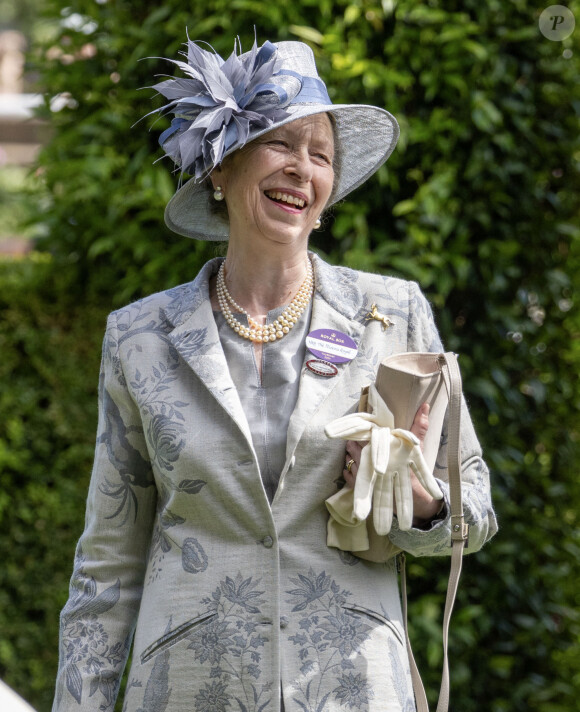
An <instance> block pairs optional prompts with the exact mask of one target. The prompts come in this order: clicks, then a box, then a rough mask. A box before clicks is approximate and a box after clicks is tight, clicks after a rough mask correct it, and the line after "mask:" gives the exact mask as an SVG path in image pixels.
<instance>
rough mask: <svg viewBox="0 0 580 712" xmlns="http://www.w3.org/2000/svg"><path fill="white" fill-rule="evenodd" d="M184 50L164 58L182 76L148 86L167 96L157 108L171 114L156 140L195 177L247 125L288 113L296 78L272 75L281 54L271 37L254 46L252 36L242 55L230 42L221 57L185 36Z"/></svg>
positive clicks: (237, 144) (238, 139) (234, 144)
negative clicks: (174, 57)
mask: <svg viewBox="0 0 580 712" xmlns="http://www.w3.org/2000/svg"><path fill="white" fill-rule="evenodd" d="M184 55H185V53H184ZM186 56H187V62H182V61H179V60H168V61H170V62H173V63H174V64H175V65H177V66H178V67H179V68H180V69H181V70H182V71H183V73H184V74H185V75H186V77H185V78H182V79H180V78H178V79H168V80H166V81H164V82H160V83H159V84H156V85H155V86H154V87H153V89H156V90H157V91H158V92H159V93H160V94H162V95H163V96H164V97H165V98H166V99H169V103H168V104H166V105H165V106H162V107H161V108H160V109H158V110H157V111H158V112H160V113H167V112H170V113H173V114H174V115H175V118H174V119H173V121H172V123H171V126H170V128H168V129H167V130H166V131H164V132H163V133H162V134H161V136H160V138H159V143H160V144H161V145H162V147H163V149H164V150H165V153H166V154H167V155H168V156H170V157H171V158H172V159H173V161H174V162H175V164H176V165H177V166H179V167H180V168H181V172H182V173H189V174H191V175H193V176H194V177H195V178H196V179H198V180H199V179H200V178H202V177H204V176H205V175H207V173H208V171H210V170H211V168H213V167H214V166H216V165H219V164H220V163H221V161H222V158H223V156H224V153H225V151H226V150H231V149H232V148H241V147H242V146H243V145H244V144H245V143H246V142H247V141H248V138H249V136H250V130H251V129H252V130H255V129H265V128H268V127H270V126H272V125H273V124H274V123H275V122H276V123H278V122H280V121H282V120H283V119H285V118H287V117H288V115H289V114H288V112H286V111H284V106H286V105H287V104H288V103H290V101H291V100H292V99H294V97H295V96H296V94H298V92H299V90H300V83H299V82H298V81H296V78H292V77H290V76H288V75H278V76H277V77H275V75H276V74H277V72H278V71H279V70H280V65H281V60H280V58H279V57H277V50H276V47H275V46H274V45H273V44H271V43H270V42H265V43H264V45H263V46H262V47H260V48H259V49H258V46H257V44H256V42H255V41H254V46H253V47H252V49H251V51H250V52H248V53H246V54H244V55H241V56H240V55H238V54H237V52H236V49H235V48H234V51H233V52H232V54H231V55H230V56H229V57H228V59H227V60H226V61H224V60H223V59H222V58H221V57H220V56H219V54H217V53H215V52H208V51H206V50H204V49H201V48H200V47H198V45H196V44H195V43H194V42H192V41H191V40H188V43H187V54H186ZM273 77H275V78H274V79H273ZM152 113H155V112H152Z"/></svg>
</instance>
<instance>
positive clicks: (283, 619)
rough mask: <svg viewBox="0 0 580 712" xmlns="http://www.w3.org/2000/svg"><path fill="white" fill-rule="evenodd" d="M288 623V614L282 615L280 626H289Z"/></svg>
mask: <svg viewBox="0 0 580 712" xmlns="http://www.w3.org/2000/svg"><path fill="white" fill-rule="evenodd" d="M288 623H289V621H288V617H287V616H280V628H287V627H288Z"/></svg>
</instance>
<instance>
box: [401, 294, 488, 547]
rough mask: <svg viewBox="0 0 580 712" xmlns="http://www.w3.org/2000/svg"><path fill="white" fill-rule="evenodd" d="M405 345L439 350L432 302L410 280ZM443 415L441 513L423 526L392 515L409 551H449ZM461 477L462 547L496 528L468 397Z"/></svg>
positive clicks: (464, 410)
mask: <svg viewBox="0 0 580 712" xmlns="http://www.w3.org/2000/svg"><path fill="white" fill-rule="evenodd" d="M407 350H408V351H432V352H440V351H444V348H443V345H442V343H441V339H440V337H439V334H438V332H437V328H436V326H435V321H434V319H433V314H432V311H431V308H430V306H429V304H428V302H427V300H426V299H425V297H424V296H423V294H422V293H421V291H420V290H419V287H418V286H417V285H416V284H415V283H413V282H412V283H410V284H409V322H408V336H407ZM446 430H447V421H445V423H444V426H443V433H442V437H441V447H440V449H439V454H438V456H437V463H436V465H435V472H434V475H435V477H436V478H437V480H438V483H439V486H440V487H441V490H442V492H443V497H444V499H445V505H446V506H445V515H444V516H443V518H442V519H441V520H437V521H436V522H435V523H434V524H433V526H432V527H431V528H430V529H428V530H422V529H415V528H413V529H410V530H409V531H401V530H400V529H399V527H398V523H397V521H396V520H394V521H393V527H392V529H391V533H390V534H389V537H390V539H391V541H392V542H393V544H395V545H396V546H398V547H399V548H401V549H403V550H405V551H408V552H409V553H410V554H413V555H414V556H433V555H450V554H451V546H450V542H451V519H450V506H449V484H448V482H447V480H448V477H447V446H446V443H447V434H446ZM461 482H462V496H463V513H464V516H465V521H466V523H467V524H469V542H468V546H467V548H466V549H465V553H471V552H474V551H477V550H478V549H480V548H481V547H482V546H483V545H484V544H485V542H486V541H488V540H489V539H491V537H492V536H493V535H494V534H495V533H496V531H497V522H496V518H495V514H494V512H493V508H492V504H491V491H490V478H489V470H488V468H487V466H486V464H485V462H484V461H483V459H482V452H481V447H480V445H479V442H478V440H477V436H476V434H475V430H474V428H473V423H472V421H471V417H470V415H469V410H468V408H467V403H466V402H465V399H463V403H462V409H461Z"/></svg>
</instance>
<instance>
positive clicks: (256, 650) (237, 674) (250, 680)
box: [187, 573, 271, 712]
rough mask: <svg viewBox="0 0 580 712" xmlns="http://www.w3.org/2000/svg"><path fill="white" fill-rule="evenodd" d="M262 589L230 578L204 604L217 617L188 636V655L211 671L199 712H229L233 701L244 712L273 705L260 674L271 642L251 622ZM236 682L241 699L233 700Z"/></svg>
mask: <svg viewBox="0 0 580 712" xmlns="http://www.w3.org/2000/svg"><path fill="white" fill-rule="evenodd" d="M259 584H260V581H259V580H258V581H253V580H252V578H251V577H250V578H244V577H243V576H242V574H241V573H238V574H237V576H236V577H235V578H234V579H232V578H231V577H229V576H227V577H226V578H225V580H223V581H220V584H219V586H218V587H217V588H216V589H215V591H214V592H213V593H212V596H211V598H204V599H203V600H202V603H203V604H204V605H206V606H207V608H208V610H209V611H214V612H215V613H216V614H217V616H216V617H215V618H213V619H212V620H211V621H210V622H209V623H206V624H205V625H203V626H200V627H199V628H196V629H195V630H193V631H192V632H191V633H190V634H189V635H188V636H187V639H188V640H189V645H188V646H187V647H188V649H189V650H192V651H193V655H194V658H195V660H197V661H199V663H201V664H202V665H207V666H208V667H209V670H208V677H209V679H211V680H212V682H211V683H208V682H206V683H204V688H203V689H202V690H200V691H199V692H198V693H197V694H196V696H195V711H196V712H220V711H223V712H226V707H228V706H230V705H232V704H234V701H235V702H236V703H237V707H236V709H239V710H240V712H262V710H264V709H266V707H267V706H268V704H270V702H271V697H270V695H269V692H270V689H271V682H267V683H263V684H259V683H258V680H259V679H260V677H261V674H262V669H261V661H262V655H261V652H260V648H262V647H264V644H265V643H266V642H267V641H268V638H267V637H266V636H264V635H263V634H262V633H261V632H260V630H259V625H258V623H256V622H255V621H254V620H253V619H254V617H255V615H256V614H259V613H260V606H261V605H262V604H263V603H264V598H263V596H264V593H265V591H263V590H259V589H258V586H259ZM232 678H235V679H236V680H238V681H239V683H240V687H241V689H242V690H243V696H240V697H234V696H233V695H232V694H231V693H230V692H229V691H228V682H229V681H230V680H231V679H232ZM238 689H239V688H238Z"/></svg>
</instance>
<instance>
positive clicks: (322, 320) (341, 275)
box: [282, 255, 365, 476]
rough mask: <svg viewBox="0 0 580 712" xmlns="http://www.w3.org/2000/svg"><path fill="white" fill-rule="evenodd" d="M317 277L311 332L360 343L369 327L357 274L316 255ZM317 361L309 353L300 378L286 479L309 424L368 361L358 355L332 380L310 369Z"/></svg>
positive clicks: (289, 444) (291, 428) (290, 433)
mask: <svg viewBox="0 0 580 712" xmlns="http://www.w3.org/2000/svg"><path fill="white" fill-rule="evenodd" d="M313 264H314V269H315V277H316V295H315V299H314V303H313V305H312V320H311V324H310V331H314V330H315V329H332V330H336V331H341V332H343V333H344V334H347V335H348V336H350V337H351V338H352V339H354V341H355V342H356V343H357V344H359V343H360V341H361V337H362V334H363V333H364V330H365V327H364V324H363V320H362V314H363V312H364V310H363V301H364V299H363V295H362V293H361V291H360V289H359V288H358V286H357V284H356V273H354V272H352V271H350V270H349V271H348V272H347V271H343V270H342V269H341V268H333V267H330V266H329V265H328V264H326V263H325V262H323V261H322V260H321V259H320V258H318V257H317V256H316V255H313ZM311 358H314V356H313V355H312V354H310V352H307V353H306V356H305V363H304V365H303V368H302V372H301V375H300V387H299V391H298V400H297V403H296V407H295V409H294V412H293V413H292V417H291V418H290V424H289V427H288V439H287V443H286V464H285V466H284V470H283V472H282V476H283V475H284V474H285V473H286V471H287V470H288V467H289V463H290V461H291V458H292V455H293V453H294V450H295V449H296V446H297V444H298V442H299V440H300V437H301V436H302V433H303V432H304V428H305V427H306V424H307V423H308V422H309V421H310V420H311V418H312V416H313V415H314V414H315V413H316V411H317V410H318V409H319V408H320V406H321V405H322V403H323V402H324V401H325V400H326V398H328V396H329V395H330V394H331V393H332V391H333V390H334V389H335V388H337V386H339V385H340V384H341V382H342V380H343V378H344V375H345V373H346V372H347V371H348V369H349V368H351V367H352V366H354V367H355V368H356V367H357V366H358V363H357V364H356V365H355V364H354V361H357V359H361V358H364V356H363V355H362V354H359V355H357V356H355V358H354V360H353V361H351V362H350V363H345V364H341V365H338V366H337V368H338V374H337V375H336V376H332V377H324V376H317V375H315V374H313V373H312V372H311V371H310V370H309V369H308V368H307V367H306V361H307V360H309V359H311Z"/></svg>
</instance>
